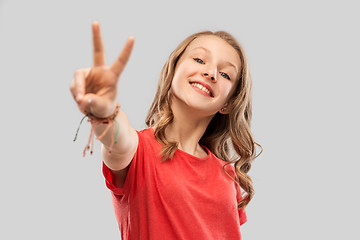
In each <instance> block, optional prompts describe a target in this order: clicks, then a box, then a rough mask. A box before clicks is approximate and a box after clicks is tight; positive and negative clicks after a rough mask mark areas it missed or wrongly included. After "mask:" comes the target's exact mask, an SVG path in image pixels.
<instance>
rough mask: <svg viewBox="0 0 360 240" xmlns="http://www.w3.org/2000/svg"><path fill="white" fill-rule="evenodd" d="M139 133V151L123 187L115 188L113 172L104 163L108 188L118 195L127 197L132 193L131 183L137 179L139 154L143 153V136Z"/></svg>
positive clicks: (104, 173) (131, 164) (103, 168)
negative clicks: (136, 171)
mask: <svg viewBox="0 0 360 240" xmlns="http://www.w3.org/2000/svg"><path fill="white" fill-rule="evenodd" d="M137 133H138V137H139V142H138V147H137V150H136V152H135V154H134V157H133V159H132V160H131V163H130V166H129V170H128V173H127V175H126V178H125V182H124V185H123V187H121V188H119V187H116V186H115V184H114V179H113V176H112V173H111V170H110V169H109V168H108V166H106V164H105V163H104V162H103V167H102V170H103V175H104V177H105V183H106V187H107V188H108V189H110V190H111V191H112V192H113V193H114V194H116V195H127V194H128V193H129V191H130V187H131V182H133V179H134V177H135V176H134V175H135V168H136V165H137V161H138V158H139V152H140V151H141V146H142V140H141V134H140V133H139V132H137Z"/></svg>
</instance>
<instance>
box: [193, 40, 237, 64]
mask: <svg viewBox="0 0 360 240" xmlns="http://www.w3.org/2000/svg"><path fill="white" fill-rule="evenodd" d="M194 51H205V52H206V51H208V52H209V53H210V54H211V55H213V56H214V57H217V58H218V59H219V60H222V61H227V62H230V63H232V64H234V65H235V66H238V67H240V56H239V54H238V53H237V51H236V50H235V49H234V48H233V47H232V46H231V45H230V44H229V43H227V42H226V41H225V40H223V39H221V38H220V37H218V36H214V35H205V36H200V37H198V38H196V39H194V40H193V41H192V42H191V43H190V44H189V46H188V47H187V49H186V52H188V53H190V52H194Z"/></svg>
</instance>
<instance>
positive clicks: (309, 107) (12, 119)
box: [0, 0, 360, 240]
mask: <svg viewBox="0 0 360 240" xmlns="http://www.w3.org/2000/svg"><path fill="white" fill-rule="evenodd" d="M359 5H360V4H359V2H358V1H355V0H354V1H279V0H274V1H229V0H223V1H205V0H204V1H195V0H193V1H165V0H164V1H130V0H129V1H120V0H118V1H115V0H103V1H94V0H92V1H90V0H77V1H74V0H73V1H65V0H63V1H49V0H47V1H45V0H43V1H40V0H32V1H26V0H22V1H20V0H2V1H0V79H1V88H0V89H1V94H0V98H1V99H0V104H1V106H0V107H1V108H0V109H1V125H0V127H1V131H0V134H1V145H0V146H1V161H0V164H1V167H0V184H1V198H0V201H1V204H0V226H1V230H0V239H119V236H120V234H119V231H118V228H117V224H116V220H115V217H114V213H113V209H112V204H111V200H110V194H109V191H108V190H107V189H106V187H105V184H104V179H103V177H102V173H101V159H100V148H99V147H100V145H99V143H98V142H97V143H96V146H95V154H94V155H93V156H91V157H89V156H87V157H86V158H83V157H82V149H83V147H84V146H85V145H86V141H87V137H88V134H89V129H90V128H89V125H88V124H87V123H85V124H83V126H82V128H81V130H80V136H79V139H78V141H77V142H75V143H74V142H73V141H72V139H73V137H74V134H75V130H76V128H77V126H78V123H79V121H80V119H81V117H82V115H81V113H80V112H79V111H78V110H77V107H76V105H75V104H74V102H73V100H72V97H71V94H70V91H69V85H70V82H71V80H72V77H73V72H74V70H76V69H77V68H81V67H88V66H90V65H91V60H92V52H91V51H92V48H91V47H92V45H91V28H90V24H91V22H92V21H93V20H98V21H100V23H101V26H102V32H103V37H104V42H105V48H106V53H107V58H106V59H107V61H108V62H112V61H113V60H114V59H115V57H116V56H117V55H118V53H119V51H120V49H121V48H122V45H123V43H124V42H125V40H126V38H127V37H128V36H130V35H133V36H135V37H136V43H135V48H134V51H133V54H132V56H131V59H130V62H129V63H128V66H127V68H126V70H125V72H124V73H123V75H122V76H121V80H120V82H119V96H118V99H119V101H120V103H121V104H122V108H123V110H124V111H125V112H126V113H127V114H128V116H129V118H130V121H131V122H132V124H133V126H134V127H135V128H136V129H142V128H144V127H145V125H144V119H145V115H146V113H147V110H148V108H149V106H150V103H151V101H152V99H153V96H154V94H155V89H156V84H157V80H158V77H159V73H160V70H161V67H162V65H163V64H164V63H165V61H166V59H167V57H168V55H169V54H170V52H171V51H172V50H173V49H174V48H175V47H176V45H177V44H178V43H179V42H180V41H181V40H183V39H184V38H185V37H186V36H188V35H189V34H192V33H194V32H197V31H201V30H206V29H210V30H220V29H222V30H226V31H229V32H230V33H232V34H233V35H234V36H235V37H236V38H237V39H238V40H239V41H240V42H241V43H242V45H243V46H244V48H245V51H246V53H247V56H248V58H249V63H250V70H251V73H252V77H253V82H254V100H253V101H254V104H253V111H254V114H253V125H252V130H253V133H254V136H255V138H256V140H257V141H258V142H259V143H261V144H262V145H263V147H264V153H263V154H262V155H261V156H260V157H259V158H258V159H256V161H255V162H254V164H253V168H252V169H251V172H250V175H251V176H252V178H253V180H254V184H255V190H256V195H255V197H254V199H253V201H252V202H251V204H250V205H249V206H248V208H247V213H248V222H247V223H246V224H245V225H243V226H242V232H243V238H244V239H247V240H259V239H282V240H288V239H360V235H359V233H358V228H359V217H358V216H359V214H360V212H359V201H360V197H359V193H358V186H357V185H358V183H359V180H360V178H359V175H358V171H359V163H358V162H359V160H360V158H359V154H358V149H359V148H358V145H359V133H360V131H359V126H358V125H359V122H360V119H359V103H360V101H359V100H360V99H359V94H358V91H359V81H360V78H359V55H360V47H359V43H360V37H359V23H360V15H359V10H360V8H359ZM144 201H145V200H144ZM179 211H180V209H179ZM219 227H221V226H219Z"/></svg>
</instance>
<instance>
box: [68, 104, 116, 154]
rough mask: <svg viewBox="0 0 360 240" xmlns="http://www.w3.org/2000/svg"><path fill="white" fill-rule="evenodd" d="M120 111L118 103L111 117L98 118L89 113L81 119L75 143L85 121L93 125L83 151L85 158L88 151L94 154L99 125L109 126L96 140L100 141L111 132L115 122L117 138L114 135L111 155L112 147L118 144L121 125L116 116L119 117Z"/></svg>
mask: <svg viewBox="0 0 360 240" xmlns="http://www.w3.org/2000/svg"><path fill="white" fill-rule="evenodd" d="M119 110H120V104H119V103H117V104H116V108H115V111H114V113H113V114H112V115H111V116H110V117H107V118H98V117H96V116H94V115H93V114H91V113H88V114H86V115H85V116H84V117H83V118H82V119H81V121H80V124H79V127H78V128H77V130H76V134H75V137H74V142H75V141H76V139H77V136H78V133H79V130H80V126H81V124H82V122H83V121H84V119H85V118H87V121H88V122H90V123H91V130H90V136H89V140H88V143H87V145H86V146H85V148H84V151H83V156H84V157H85V155H86V151H90V154H91V155H92V154H93V148H94V136H95V127H97V126H99V125H107V126H106V128H105V130H104V131H103V132H102V133H101V134H100V136H98V137H97V138H96V140H100V139H101V138H102V137H103V136H105V134H106V133H107V132H108V131H109V129H110V127H111V125H112V123H114V122H115V128H116V132H115V136H114V135H112V141H111V144H110V148H109V155H110V154H111V150H112V147H113V145H114V143H115V144H116V143H117V137H118V134H119V124H118V122H117V121H116V116H117V115H118V113H119Z"/></svg>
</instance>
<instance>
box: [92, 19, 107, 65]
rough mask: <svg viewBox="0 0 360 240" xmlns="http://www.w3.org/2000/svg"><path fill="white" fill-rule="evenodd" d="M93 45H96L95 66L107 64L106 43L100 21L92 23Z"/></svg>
mask: <svg viewBox="0 0 360 240" xmlns="http://www.w3.org/2000/svg"><path fill="white" fill-rule="evenodd" d="M92 34H93V45H94V56H93V57H94V66H101V65H104V64H105V53H104V45H103V41H102V37H101V32H100V25H99V23H98V22H93V24H92Z"/></svg>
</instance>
